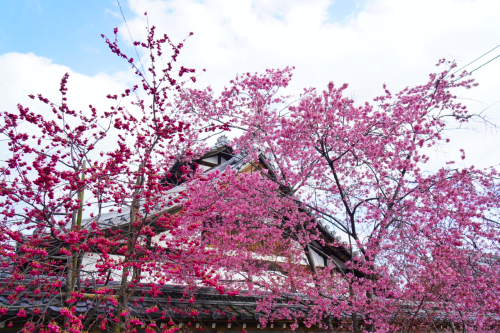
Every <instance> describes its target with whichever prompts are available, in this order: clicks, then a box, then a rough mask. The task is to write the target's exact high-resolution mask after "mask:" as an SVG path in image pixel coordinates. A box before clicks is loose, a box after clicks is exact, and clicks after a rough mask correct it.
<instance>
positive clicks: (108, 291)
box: [0, 26, 226, 332]
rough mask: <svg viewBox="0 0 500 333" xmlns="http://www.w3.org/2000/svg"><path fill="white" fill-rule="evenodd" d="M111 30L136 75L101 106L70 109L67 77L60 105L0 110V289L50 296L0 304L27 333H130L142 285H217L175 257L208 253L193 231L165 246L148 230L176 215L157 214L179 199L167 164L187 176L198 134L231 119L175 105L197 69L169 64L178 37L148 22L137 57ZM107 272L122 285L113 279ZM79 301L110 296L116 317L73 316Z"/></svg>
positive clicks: (113, 45) (20, 295)
mask: <svg viewBox="0 0 500 333" xmlns="http://www.w3.org/2000/svg"><path fill="white" fill-rule="evenodd" d="M117 33H118V30H117V29H115V30H114V34H115V40H114V41H112V40H109V39H107V38H106V37H105V36H104V35H103V36H102V37H103V38H104V39H105V41H106V43H107V45H108V46H109V48H110V50H111V51H112V52H113V53H115V54H116V55H117V56H119V57H120V58H123V59H124V60H126V61H127V62H128V63H129V64H130V65H131V66H132V68H133V69H134V71H135V74H136V75H137V77H138V79H139V83H138V84H137V85H135V86H133V87H131V89H126V90H125V91H123V92H122V93H119V94H108V95H107V98H108V99H109V100H110V101H111V103H112V106H110V107H109V109H108V110H99V109H98V108H96V107H94V106H92V105H89V107H88V109H87V110H86V111H76V110H73V109H72V108H71V107H70V103H69V101H68V98H67V92H68V80H69V75H68V74H66V75H64V77H63V78H62V80H61V85H60V89H59V91H60V93H61V100H60V101H59V102H56V101H51V100H49V99H47V98H46V97H44V96H42V95H37V96H35V95H30V96H29V97H30V98H32V99H35V100H39V101H40V103H42V108H41V109H40V111H37V112H35V111H32V110H30V109H29V108H27V107H24V106H22V105H21V104H19V105H18V109H17V111H16V112H2V113H1V121H0V133H1V135H2V141H3V142H4V143H6V144H5V148H6V149H5V150H4V154H5V153H6V151H7V150H8V154H9V155H8V156H7V157H6V158H5V160H4V161H3V162H2V165H1V166H0V174H1V177H0V178H1V181H0V195H1V200H0V211H1V222H0V230H1V235H0V255H1V258H2V259H1V262H2V282H1V284H0V288H1V289H0V290H1V292H2V293H3V294H8V295H9V300H10V302H11V304H18V303H19V302H20V300H23V299H29V300H34V299H35V298H37V297H42V298H45V299H49V301H47V302H45V303H41V304H38V305H37V303H36V302H35V303H33V302H31V303H32V304H35V305H30V306H28V307H26V306H16V305H12V306H9V307H7V308H2V309H1V310H0V312H1V314H3V315H5V314H6V313H7V311H12V310H13V309H17V310H18V311H17V317H18V319H20V320H21V321H26V322H27V323H26V325H25V330H26V331H30V332H31V331H33V330H34V329H35V328H37V327H38V328H41V329H42V330H46V331H47V332H59V330H60V328H59V326H61V329H63V330H65V331H69V332H82V331H88V330H89V328H90V327H91V326H100V327H101V328H102V329H104V328H105V327H111V328H112V329H113V330H115V331H121V330H127V331H128V330H130V329H132V328H133V326H134V325H138V324H140V323H141V322H140V321H139V320H138V319H136V318H132V317H131V316H130V309H129V305H128V304H129V302H130V301H131V297H132V295H134V292H136V291H137V288H138V287H142V288H144V287H145V286H147V284H148V283H149V285H150V288H149V289H148V290H149V293H150V294H151V293H152V294H155V293H157V292H158V290H159V289H158V288H159V287H161V286H162V285H164V284H166V283H179V284H182V285H188V286H189V285H190V284H194V281H198V283H199V284H201V285H209V286H217V281H216V277H214V276H212V275H211V274H210V273H209V270H207V267H206V265H201V264H196V263H194V262H193V261H192V260H190V259H189V257H188V256H179V255H177V253H178V252H179V251H183V252H185V253H193V254H194V253H196V252H200V251H201V252H203V251H204V249H202V248H200V247H199V246H198V244H197V242H196V238H195V237H188V236H189V235H180V236H179V237H178V238H175V239H174V240H172V241H170V242H169V244H168V245H166V246H163V247H162V246H158V244H157V243H155V242H152V238H153V237H154V236H156V235H157V234H158V233H159V232H165V231H169V230H174V229H176V228H177V224H178V222H177V219H176V218H175V217H172V216H170V215H169V214H167V213H164V211H165V210H167V209H168V208H169V207H172V206H175V205H176V203H177V202H179V200H182V196H183V193H182V192H180V193H176V196H177V197H176V198H173V197H172V195H169V190H170V189H171V188H172V187H173V185H171V184H169V183H168V182H164V181H163V179H164V178H165V177H168V171H169V170H170V168H171V167H172V165H174V164H175V163H181V164H182V165H185V166H181V168H180V171H181V172H180V174H179V175H178V179H177V181H179V182H180V181H183V180H185V179H187V178H188V177H190V176H191V174H192V173H193V169H192V168H189V167H187V165H188V162H189V161H190V160H191V159H192V157H193V156H194V155H195V154H200V153H201V152H202V151H204V143H203V142H204V136H203V135H205V137H207V136H209V135H210V133H211V132H213V131H215V130H219V129H225V128H226V127H225V126H224V125H223V124H216V125H213V124H205V123H202V122H201V121H199V120H198V119H197V118H196V117H193V116H192V115H190V114H184V113H182V105H183V104H184V103H185V102H184V101H183V99H182V95H181V94H180V92H182V91H183V90H185V87H184V85H185V84H186V82H195V81H196V77H195V75H196V72H195V70H194V69H191V68H186V67H184V66H177V65H176V61H177V58H178V56H179V53H180V51H181V49H182V47H183V43H184V41H182V42H181V43H179V44H174V43H173V42H172V41H171V40H170V38H169V37H168V36H167V35H164V36H162V37H160V38H157V39H156V38H155V27H154V26H153V27H151V28H149V27H148V29H147V33H148V35H147V39H146V40H145V41H144V42H134V47H138V48H141V49H142V51H143V52H144V54H146V55H147V59H146V60H145V59H142V61H141V59H135V60H134V59H133V58H131V57H128V56H127V55H125V54H124V53H123V52H122V51H121V50H120V48H119V46H118V42H117ZM164 48H167V54H168V53H170V55H168V57H169V59H166V60H168V61H164V54H163V53H164ZM167 54H166V55H167ZM143 62H144V64H143ZM159 63H160V64H161V67H160V66H159V65H158V64H159ZM143 65H146V67H147V70H143ZM187 76H189V77H188V78H187V79H186V77H187ZM172 201H174V202H172ZM113 211H114V212H115V213H116V214H118V215H120V216H121V220H120V223H118V224H116V223H115V224H114V225H110V224H106V223H102V216H103V214H104V215H105V214H109V212H113ZM85 216H87V217H90V218H87V219H85V218H84V217H85ZM89 253H90V254H93V255H94V257H95V259H94V261H95V262H94V264H93V266H92V267H89V266H88V265H87V266H86V265H84V264H82V262H84V260H85V258H86V256H87V255H88V254H89ZM187 258H188V259H187ZM146 276H147V277H149V279H146V280H145V277H146ZM113 277H115V279H118V282H119V288H118V289H117V288H114V289H113V288H110V285H109V283H110V281H111V280H113ZM155 295H156V294H155ZM85 299H91V300H93V301H94V302H95V303H94V304H95V306H94V309H97V307H98V305H99V304H100V303H101V302H103V301H105V300H109V301H111V302H113V303H114V304H115V305H116V307H117V311H116V314H113V312H112V311H110V313H109V314H107V315H102V314H98V315H97V314H96V312H95V311H94V312H93V313H92V312H91V313H87V314H84V315H81V314H80V315H78V314H76V312H75V305H76V303H77V302H79V301H81V300H85ZM54 300H56V301H57V300H60V302H61V304H63V305H64V306H65V307H64V308H63V309H62V310H61V311H60V316H58V317H59V318H57V317H56V318H53V317H51V316H49V314H48V305H49V304H50V303H51V302H52V301H54ZM60 318H64V320H63V321H62V322H61V320H60ZM8 325H12V321H11V322H10V323H9V324H8Z"/></svg>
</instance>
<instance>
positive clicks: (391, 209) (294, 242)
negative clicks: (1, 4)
mask: <svg viewBox="0 0 500 333" xmlns="http://www.w3.org/2000/svg"><path fill="white" fill-rule="evenodd" d="M147 32H148V36H147V39H146V40H145V41H143V42H134V46H135V47H140V48H142V50H144V52H145V54H147V56H148V59H147V61H146V64H145V65H146V67H147V70H143V64H142V61H144V60H142V61H141V60H139V59H137V60H134V59H132V58H130V57H128V56H126V55H125V54H123V52H122V51H121V49H120V48H119V47H118V43H117V38H116V37H115V40H114V41H111V40H108V39H105V40H106V43H107V44H108V45H109V47H110V50H111V51H112V52H113V53H115V54H116V55H117V56H119V57H120V58H123V59H125V60H126V61H128V62H129V63H130V65H131V66H132V68H133V69H134V71H135V73H136V74H137V76H138V79H139V81H140V82H139V84H138V85H136V86H134V87H132V88H131V89H130V90H129V89H127V90H125V91H124V92H123V93H120V94H109V95H107V97H108V99H110V100H111V101H112V102H113V106H111V107H110V109H109V110H105V111H101V110H98V109H97V108H95V107H93V106H92V105H90V106H89V109H88V110H87V111H85V112H84V111H74V110H72V109H71V108H70V106H69V102H68V100H67V89H68V88H67V83H68V79H69V77H68V75H65V76H64V77H63V79H62V81H61V86H60V92H61V101H60V102H59V103H58V104H56V102H54V101H50V100H48V99H47V98H46V97H44V96H41V95H38V96H34V95H31V96H30V97H31V98H33V99H38V100H39V101H40V102H41V103H44V104H45V108H46V109H47V110H49V112H46V111H45V112H44V111H41V112H34V111H31V110H29V109H28V108H26V107H23V106H22V105H19V106H18V110H17V112H12V113H11V112H3V113H2V114H1V123H0V126H1V127H0V128H1V134H2V136H3V139H2V140H4V141H3V142H5V143H6V145H7V148H8V151H9V154H10V155H9V156H8V158H6V160H5V161H4V162H3V164H2V166H1V168H0V173H1V175H2V178H1V179H2V180H1V181H0V185H1V186H0V191H1V192H0V194H1V198H2V199H1V201H0V209H1V214H2V216H1V217H2V220H1V222H0V229H1V234H0V255H1V256H2V257H1V261H2V264H1V266H2V274H3V275H2V276H3V279H2V282H1V291H2V293H4V294H9V300H10V301H11V304H13V305H12V306H10V307H9V308H3V309H0V313H1V314H3V315H5V314H6V313H7V311H12V309H17V317H18V318H19V319H21V320H23V321H24V322H26V325H25V328H24V329H25V330H26V331H28V332H29V331H34V330H35V329H36V328H37V327H38V328H42V329H43V330H45V331H47V332H59V331H60V330H61V329H63V330H67V331H69V332H81V331H87V330H89V328H90V327H93V326H100V327H101V328H103V329H104V328H110V329H111V330H114V331H128V332H133V331H135V327H136V326H137V325H141V324H143V322H141V319H140V318H135V317H133V316H132V315H131V310H132V309H131V307H130V301H131V300H132V297H133V295H135V294H136V293H137V291H142V292H144V293H146V292H147V293H149V294H150V295H153V296H155V297H158V296H159V295H160V294H161V291H160V288H161V286H164V285H166V284H179V285H182V286H184V287H185V292H186V298H187V299H190V301H191V300H193V299H194V298H193V297H194V291H195V290H196V289H197V288H199V287H201V286H211V287H214V288H215V289H216V290H218V291H219V293H221V294H224V293H226V294H229V295H235V294H237V293H238V292H239V291H241V290H243V289H245V290H247V292H248V293H250V294H254V295H256V296H258V297H259V299H260V301H259V306H258V309H257V311H259V312H260V313H264V314H265V316H264V317H262V318H261V324H262V325H263V326H264V325H267V324H269V323H270V322H272V321H274V320H286V321H288V322H291V329H293V330H295V329H298V328H299V327H301V325H302V326H303V325H305V326H306V327H311V325H316V326H320V327H322V328H324V329H327V330H328V331H332V332H333V331H334V330H335V329H337V328H341V327H343V328H348V329H351V330H352V331H354V332H361V331H372V332H373V331H379V332H391V331H396V330H402V331H406V332H409V331H415V330H429V329H431V330H438V328H439V329H441V328H442V329H445V330H449V331H456V330H462V331H474V332H490V331H495V330H497V329H498V326H497V321H498V315H499V304H498V297H497V295H498V286H499V285H500V284H499V281H498V277H499V265H500V263H499V262H498V258H499V253H498V241H499V240H498V237H499V230H498V223H499V222H498V208H499V202H500V200H499V191H498V172H497V170H496V169H495V168H490V169H485V170H479V169H477V168H475V167H467V168H454V167H453V163H452V162H449V163H448V164H446V165H444V166H443V167H441V168H439V169H436V170H431V171H428V170H427V169H429V168H427V167H426V163H427V162H428V160H429V157H428V156H426V152H427V151H428V150H429V149H430V148H432V147H435V146H437V145H445V144H446V143H447V142H448V140H447V138H446V137H445V136H444V134H443V133H445V130H447V129H449V128H452V127H453V126H454V124H456V123H458V124H461V123H466V122H467V121H469V120H470V119H473V118H474V117H476V115H472V114H469V113H468V112H467V109H466V108H465V106H463V105H462V104H460V103H459V102H458V99H457V98H456V96H455V94H456V92H457V91H459V90H460V89H469V88H472V87H473V86H474V82H473V80H472V79H470V78H469V77H468V74H467V73H465V72H464V73H461V74H459V75H458V76H456V73H454V72H453V70H454V67H455V65H454V64H453V63H447V62H445V61H444V60H443V61H440V62H439V64H438V65H440V66H442V67H443V66H444V67H445V69H444V70H442V71H441V72H440V73H437V74H431V75H430V77H429V81H428V82H427V83H425V84H423V85H420V86H416V87H413V88H406V89H404V90H403V91H401V92H399V93H397V94H392V93H391V92H390V91H389V90H388V89H387V88H386V87H384V94H383V95H382V96H380V97H378V98H376V99H375V100H374V102H373V103H371V104H370V103H365V104H360V105H357V104H356V103H354V101H353V100H352V99H350V98H347V97H345V90H346V88H347V85H343V86H340V87H335V85H334V84H333V83H329V84H328V85H327V88H326V89H325V90H323V91H319V90H316V89H313V88H309V89H305V90H304V93H303V94H302V95H300V96H299V97H298V98H293V96H292V97H289V96H281V95H279V94H278V92H280V91H281V90H283V89H284V88H286V87H287V86H288V84H289V82H290V80H291V79H292V69H291V68H285V69H283V70H267V71H266V73H265V74H261V75H259V74H255V75H251V74H249V73H248V74H244V75H239V76H237V77H236V79H235V80H233V81H231V82H230V86H229V87H228V88H226V89H224V91H223V92H222V93H221V94H220V96H217V95H216V93H215V92H214V91H213V90H212V89H211V88H210V87H209V88H206V89H194V88H189V87H188V85H187V84H186V83H187V82H195V81H196V76H195V70H194V69H191V68H186V67H183V66H178V65H176V64H177V58H178V56H179V52H180V50H181V49H182V47H183V43H184V41H183V42H181V43H180V44H174V43H173V42H172V41H171V40H170V39H169V38H168V36H166V35H164V36H163V37H161V38H159V39H155V37H154V33H155V28H154V27H151V28H148V30H147ZM116 34H117V30H116V29H115V36H116ZM103 37H104V36H103ZM104 38H105V37H104ZM165 46H166V47H168V48H169V49H170V52H171V55H170V59H169V61H166V62H164V61H163V52H164V50H163V48H164V47H165ZM159 63H161V64H162V65H161V66H160V65H158V64H159ZM190 75H192V76H191V77H189V78H187V81H183V79H184V78H185V77H186V76H190ZM128 103H130V104H128ZM230 130H231V131H235V132H236V133H237V134H236V137H235V139H234V140H233V142H232V146H233V148H234V157H233V158H234V159H236V160H241V161H242V162H244V163H245V164H246V165H249V166H250V168H249V169H246V171H242V170H238V169H236V168H231V167H230V165H231V163H228V165H229V167H228V168H226V169H225V170H222V171H220V170H217V171H213V172H207V173H202V171H201V170H200V169H199V168H197V165H196V163H195V161H197V160H198V159H199V158H200V157H201V156H203V154H204V152H205V149H206V145H205V139H207V138H209V137H210V136H212V135H214V134H218V133H220V132H224V131H230ZM463 157H464V158H465V155H464V156H463ZM173 169H176V170H177V171H178V172H176V173H175V174H173V173H171V171H172V170H173ZM175 177H177V178H175ZM180 183H182V186H177V187H175V188H174V186H175V185H178V184H180ZM110 211H112V212H113V214H115V215H113V216H114V217H113V218H112V219H108V218H107V216H110V215H107V214H109V212H110ZM84 216H89V218H88V219H84ZM104 217H105V218H104ZM116 219H119V220H120V221H119V223H117V221H116ZM328 229H329V230H330V232H328ZM332 251H333V252H332ZM335 251H344V252H343V253H346V254H347V256H348V257H347V258H346V259H345V260H337V259H338V258H336V257H335V255H332V253H336V252H335ZM90 254H92V255H94V256H95V260H94V263H93V266H89V265H85V264H84V260H86V258H87V256H88V255H90ZM318 258H322V260H323V264H319V263H318ZM113 278H117V279H118V281H117V282H118V284H117V286H118V287H117V288H111V282H112V280H113ZM115 286H116V285H115ZM42 296H43V297H44V298H45V299H49V300H50V301H58V302H61V303H64V304H65V305H66V307H64V308H63V309H62V310H61V311H60V314H59V318H53V317H51V316H49V313H48V310H47V306H48V305H47V304H48V303H40V304H39V305H36V306H35V305H30V306H29V307H26V306H17V305H14V304H18V303H19V302H20V300H22V299H29V300H34V299H35V298H37V297H42ZM83 299H87V300H92V301H93V302H95V303H94V304H95V305H96V306H95V307H94V309H97V304H98V303H100V302H103V301H109V302H111V303H113V304H114V305H115V306H116V311H110V312H109V313H108V314H106V315H103V314H102V313H97V312H95V311H94V312H90V313H86V314H84V315H82V314H77V312H76V310H75V309H76V304H77V303H78V301H80V300H83ZM30 302H31V301H30ZM35 303H36V302H34V301H33V302H31V303H29V304H35ZM16 306H17V308H16ZM148 311H156V309H154V308H151V309H148ZM194 315H195V314H194ZM27 317H29V318H27ZM163 317H165V315H163ZM61 318H63V320H61ZM163 319H167V318H163ZM172 324H173V323H172ZM61 326H62V327H61ZM174 330H175V328H172V327H170V328H168V327H166V328H164V329H162V331H164V332H167V331H170V332H173V331H174ZM148 331H153V329H152V328H149V327H148Z"/></svg>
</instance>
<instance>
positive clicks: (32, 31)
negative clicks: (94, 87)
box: [0, 0, 133, 75]
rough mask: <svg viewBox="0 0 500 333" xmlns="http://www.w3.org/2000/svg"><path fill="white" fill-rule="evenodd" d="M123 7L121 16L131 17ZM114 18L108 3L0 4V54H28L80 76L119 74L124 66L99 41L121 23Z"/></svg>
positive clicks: (19, 0) (18, 0)
mask: <svg viewBox="0 0 500 333" xmlns="http://www.w3.org/2000/svg"><path fill="white" fill-rule="evenodd" d="M122 2H123V3H125V2H126V1H125V0H122ZM128 8H129V7H128V6H127V5H126V4H125V5H124V6H123V10H124V13H125V15H127V16H129V17H132V16H133V15H132V13H131V12H130V10H129V9H128ZM117 14H119V9H118V6H117V5H116V1H112V0H109V1H108V0H85V1H76V0H3V1H2V10H1V11H0V54H4V53H8V52H19V53H28V52H33V53H35V54H36V55H38V56H43V57H46V58H49V59H52V60H53V62H54V63H57V64H60V65H65V66H68V67H70V68H72V69H73V70H74V71H76V72H79V73H82V74H86V75H95V74H97V73H99V72H104V73H113V72H116V71H119V70H123V69H125V68H126V67H127V66H126V64H125V62H120V61H117V59H116V58H117V57H116V56H115V55H113V54H112V53H111V52H109V49H107V46H106V44H105V43H104V40H103V39H102V38H101V34H105V35H110V36H111V35H112V34H113V28H114V27H118V26H120V25H121V24H123V19H122V18H121V17H120V16H117ZM124 47H125V48H126V45H124Z"/></svg>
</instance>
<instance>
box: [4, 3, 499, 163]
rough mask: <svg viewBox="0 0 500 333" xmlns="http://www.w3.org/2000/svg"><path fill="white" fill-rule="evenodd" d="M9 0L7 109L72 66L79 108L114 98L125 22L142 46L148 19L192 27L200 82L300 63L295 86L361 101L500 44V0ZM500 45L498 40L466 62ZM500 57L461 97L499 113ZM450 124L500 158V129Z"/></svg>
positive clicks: (184, 56)
mask: <svg viewBox="0 0 500 333" xmlns="http://www.w3.org/2000/svg"><path fill="white" fill-rule="evenodd" d="M120 4H121V8H122V11H123V15H124V16H125V18H126V22H127V25H125V23H124V19H123V17H122V13H121V11H120V7H119V6H118V3H117V1H116V0H86V1H75V0H64V1H62V0H59V1H55V0H53V1H51V0H3V1H2V10H1V11H0V111H7V110H9V111H13V110H14V109H15V107H16V105H17V103H23V104H24V105H27V106H30V107H31V108H32V109H33V108H36V107H38V104H35V103H34V102H32V101H31V100H29V99H28V98H27V95H28V94H31V93H34V94H37V93H43V94H44V95H47V96H48V97H49V98H50V97H52V98H58V89H59V81H60V79H61V77H62V75H63V74H64V73H65V72H69V73H70V81H69V89H70V92H69V98H70V103H74V104H73V105H76V107H75V108H79V107H80V108H84V107H86V106H87V105H88V104H93V105H97V106H102V107H105V106H106V105H107V104H106V103H107V102H106V100H105V99H104V96H105V95H107V94H108V93H117V92H120V91H122V90H123V89H124V88H125V87H127V86H130V85H131V84H133V82H134V81H133V74H132V72H131V70H130V68H129V67H128V65H127V64H126V62H124V61H122V60H121V59H119V58H118V57H117V56H116V55H114V54H112V53H111V52H110V51H109V49H108V48H107V46H106V44H105V43H104V40H103V39H102V38H101V34H105V35H107V36H112V32H113V28H114V27H118V28H119V43H120V44H121V45H122V50H124V51H125V53H128V54H130V55H133V54H134V53H135V50H134V49H133V48H132V45H131V39H130V36H132V37H133V38H134V39H139V40H141V39H143V38H144V36H145V27H146V21H145V16H144V12H148V19H149V23H150V24H152V25H155V26H157V31H158V32H159V33H162V34H163V33H166V34H168V35H169V36H170V37H171V38H172V39H173V40H174V41H176V42H178V41H181V40H182V39H184V38H185V37H186V36H188V35H189V33H190V32H193V33H194V35H193V36H192V37H190V38H189V39H188V40H187V41H186V44H185V45H186V47H185V48H184V49H183V53H181V56H180V57H179V63H180V64H182V65H184V66H186V67H194V68H196V69H198V70H201V69H206V70H207V71H206V72H204V73H202V74H201V75H200V76H199V77H198V81H197V83H196V85H195V86H196V87H199V88H203V87H206V86H207V85H211V86H213V87H214V89H215V90H216V91H217V90H220V89H221V88H222V87H223V86H224V85H226V84H228V82H229V81H230V80H231V79H232V78H234V77H235V75H236V73H245V72H263V71H265V69H266V68H283V67H285V66H295V68H296V69H295V72H294V79H293V81H292V84H291V86H290V92H291V93H293V94H299V93H300V91H301V89H302V88H304V87H311V86H312V87H317V88H318V89H324V88H325V87H326V85H327V84H328V82H329V81H333V82H334V83H335V84H336V85H341V84H343V83H348V84H349V90H348V94H350V96H352V97H353V98H354V99H355V100H356V102H358V103H364V102H365V101H371V100H372V99H373V98H374V97H375V96H377V95H378V94H381V93H382V92H383V91H382V85H383V84H384V83H386V84H387V85H388V87H389V89H391V90H392V91H394V92H396V91H398V90H400V89H403V88H404V87H406V86H413V85H417V84H422V83H425V82H426V79H427V78H428V74H429V73H431V72H433V71H435V70H436V67H435V64H436V63H437V61H438V60H439V59H441V58H447V59H450V60H455V61H457V62H458V64H459V66H461V65H465V64H467V63H468V62H470V61H472V60H474V59H475V58H477V57H479V56H480V55H482V54H484V53H485V52H487V51H488V50H490V49H492V48H494V47H495V46H497V45H499V44H500V22H499V21H498V13H499V12H500V1H498V0H491V1H488V0H475V1H473V0H419V1H409V0H310V1H305V0H272V1H271V0H206V1H200V0H198V1H195V0H120ZM497 55H500V48H498V49H496V50H494V51H493V52H491V53H490V54H489V55H487V56H485V57H484V58H482V59H481V60H479V61H477V62H476V63H474V64H472V65H471V66H470V67H468V69H469V70H472V69H474V68H476V67H478V66H479V65H481V64H483V63H484V62H486V61H488V60H490V59H492V58H494V57H495V56H497ZM499 74H500V58H499V59H498V60H496V61H493V62H491V63H490V64H488V65H486V66H484V67H483V68H481V69H479V70H478V71H477V72H475V77H476V78H477V80H478V82H479V83H480V85H479V86H478V87H477V88H475V89H473V90H470V91H461V92H459V97H460V98H461V99H462V100H463V102H464V103H466V104H467V105H468V106H469V108H470V110H471V111H472V112H481V111H483V110H485V109H486V111H485V112H486V115H487V116H488V117H490V119H492V121H493V122H495V123H496V124H498V125H500V102H499V100H500V81H499V80H498V76H499ZM469 127H470V129H468V130H460V131H455V132H450V134H449V135H450V137H451V138H452V143H451V145H450V146H449V147H448V148H446V149H444V150H440V151H438V152H435V153H436V154H440V156H445V159H446V160H450V159H455V160H459V158H458V156H459V155H460V153H459V149H460V148H464V149H465V150H466V153H467V159H466V161H465V162H461V163H463V164H464V165H465V166H468V165H471V164H474V165H476V166H480V167H483V166H488V165H492V164H496V165H498V163H499V162H500V161H499V156H500V154H499V153H498V151H499V148H500V139H499V135H498V134H499V133H497V131H495V130H491V129H488V128H485V126H484V125H482V124H479V123H473V124H471V125H470V126H469Z"/></svg>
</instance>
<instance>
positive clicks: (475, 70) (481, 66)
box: [470, 54, 500, 74]
mask: <svg viewBox="0 0 500 333" xmlns="http://www.w3.org/2000/svg"><path fill="white" fill-rule="evenodd" d="M498 57H500V54H499V55H497V56H496V57H495V58H493V59H491V60H490V61H488V62H487V63H484V64H482V65H481V66H479V67H478V68H476V69H474V70H472V71H471V72H470V73H471V74H472V73H474V72H475V71H477V70H478V69H479V68H481V67H483V66H484V65H487V64H489V63H490V62H492V61H493V60H495V59H496V58H498Z"/></svg>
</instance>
